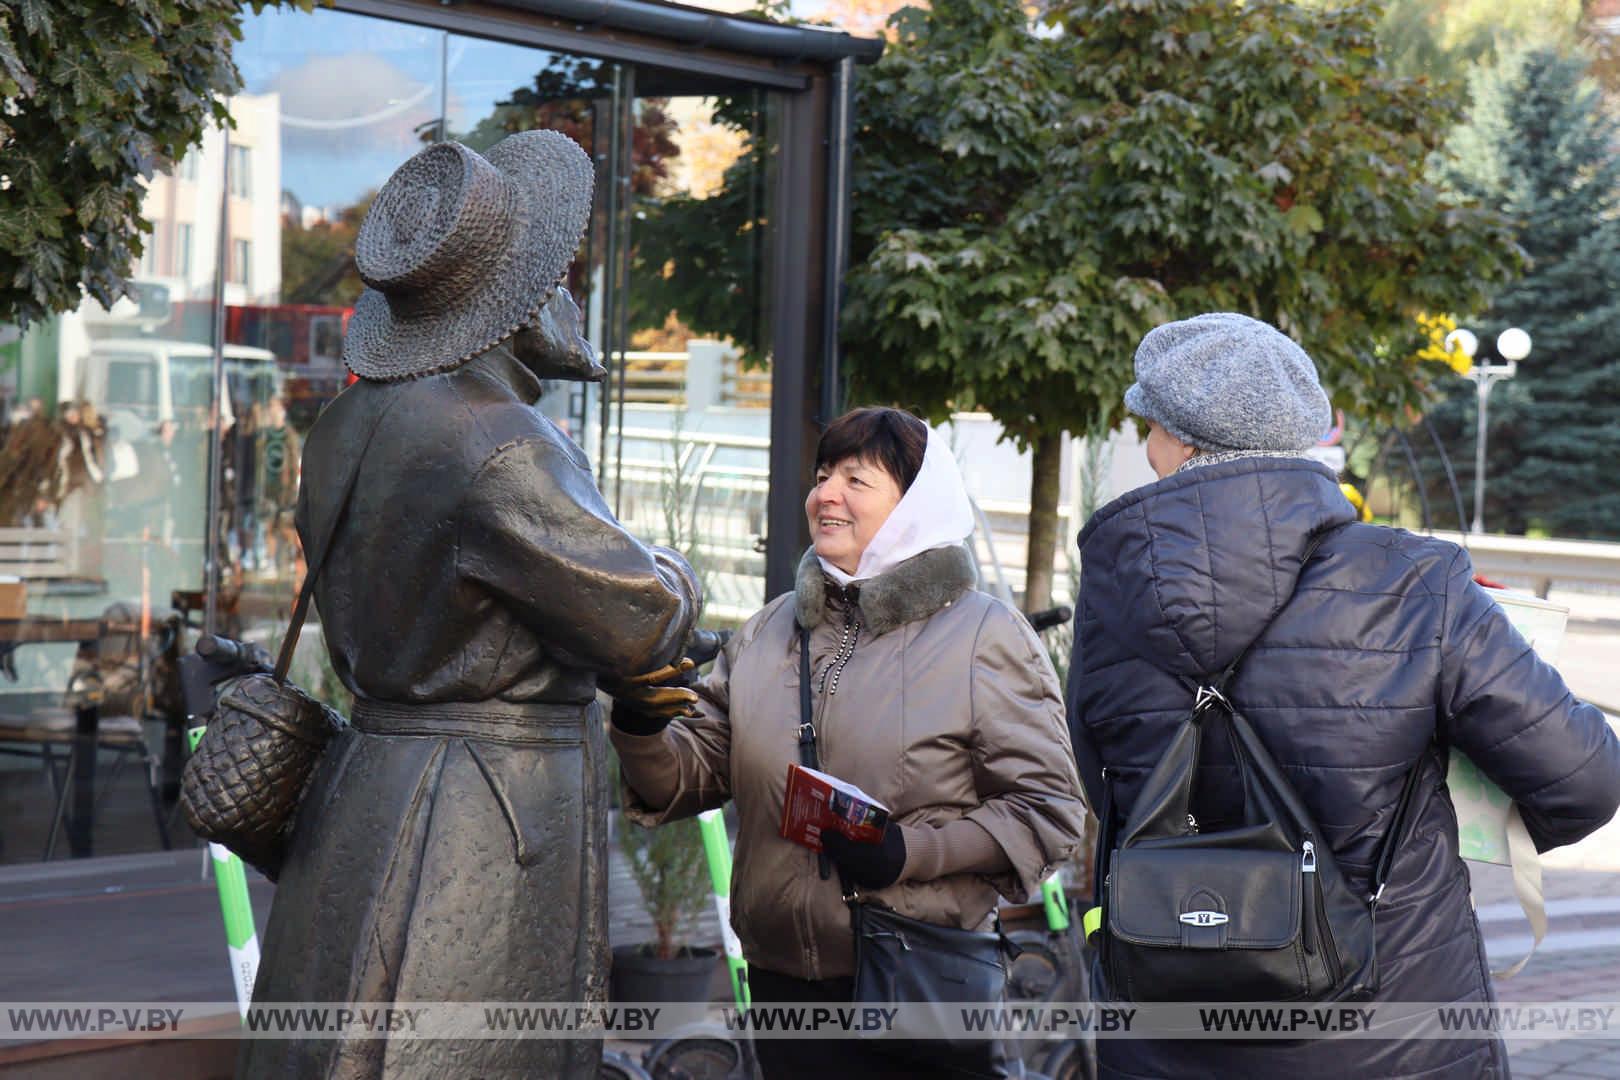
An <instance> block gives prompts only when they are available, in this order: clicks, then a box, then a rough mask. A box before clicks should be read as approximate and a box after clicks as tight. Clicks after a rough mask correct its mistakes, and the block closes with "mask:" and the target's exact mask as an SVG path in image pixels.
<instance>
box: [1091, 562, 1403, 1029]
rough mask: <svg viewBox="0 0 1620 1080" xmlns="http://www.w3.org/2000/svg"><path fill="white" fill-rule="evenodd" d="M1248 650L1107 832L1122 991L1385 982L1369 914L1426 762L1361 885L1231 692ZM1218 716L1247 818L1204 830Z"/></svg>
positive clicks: (1226, 997)
mask: <svg viewBox="0 0 1620 1080" xmlns="http://www.w3.org/2000/svg"><path fill="white" fill-rule="evenodd" d="M1315 548H1316V544H1315V543H1313V544H1312V545H1311V547H1310V548H1309V549H1308V550H1307V551H1306V553H1305V557H1304V559H1303V560H1302V561H1301V566H1302V567H1303V565H1304V564H1305V563H1306V562H1309V560H1310V557H1311V555H1312V554H1313V553H1314V551H1315ZM1247 655H1248V649H1245V650H1244V651H1243V653H1242V654H1240V655H1239V656H1238V658H1237V659H1236V660H1234V661H1233V662H1232V663H1231V665H1229V666H1228V667H1227V668H1226V670H1225V671H1223V672H1221V673H1220V674H1219V675H1218V676H1217V677H1216V678H1214V679H1213V680H1211V681H1210V682H1209V683H1207V684H1205V685H1203V686H1199V687H1197V688H1196V698H1195V702H1194V705H1193V707H1192V710H1191V712H1190V713H1189V715H1188V716H1187V719H1186V720H1185V721H1183V722H1182V725H1181V727H1180V728H1179V729H1177V731H1176V733H1175V735H1174V737H1173V738H1172V739H1171V742H1170V746H1169V748H1168V749H1167V750H1166V751H1165V753H1164V755H1163V756H1162V757H1161V758H1160V759H1159V762H1158V764H1157V766H1155V768H1154V769H1153V771H1152V773H1150V774H1149V775H1148V777H1147V779H1146V780H1145V781H1144V782H1143V785H1142V789H1141V792H1140V793H1139V794H1138V795H1137V797H1136V800H1135V803H1134V804H1133V806H1132V808H1131V813H1130V815H1129V817H1128V819H1127V820H1126V822H1125V824H1124V826H1123V828H1122V829H1121V831H1120V839H1119V840H1118V843H1117V844H1113V843H1110V844H1109V855H1108V860H1107V867H1106V871H1105V876H1104V877H1103V878H1102V888H1101V894H1102V897H1101V899H1102V906H1103V926H1104V930H1105V932H1104V933H1103V935H1102V941H1101V963H1102V970H1103V972H1104V974H1105V976H1106V978H1107V981H1108V983H1109V988H1110V990H1111V991H1112V993H1113V995H1114V996H1115V997H1116V998H1118V999H1121V1000H1127V1001H1138V1002H1156V1001H1339V1000H1360V999H1365V998H1367V997H1370V996H1371V995H1372V994H1373V993H1374V992H1375V991H1376V990H1377V987H1378V970H1377V963H1376V955H1375V951H1374V940H1375V939H1374V913H1375V910H1376V907H1377V905H1378V902H1379V900H1380V899H1381V897H1382V894H1383V886H1384V882H1385V880H1386V879H1387V876H1388V873H1389V868H1390V865H1391V864H1392V862H1393V859H1394V852H1395V849H1396V845H1397V844H1398V843H1399V841H1400V839H1401V837H1402V836H1403V835H1404V832H1405V829H1406V820H1407V818H1408V816H1409V811H1410V806H1411V803H1412V799H1413V795H1414V792H1415V791H1416V788H1417V779H1418V775H1419V773H1420V771H1421V769H1422V767H1423V761H1422V759H1420V760H1419V762H1418V763H1417V764H1416V765H1414V766H1413V768H1412V770H1411V771H1410V772H1409V773H1408V774H1407V777H1406V782H1405V785H1404V787H1403V789H1402V792H1401V796H1400V800H1399V801H1398V803H1397V804H1396V813H1395V816H1394V819H1393V821H1392V822H1391V826H1390V829H1389V832H1388V833H1387V834H1386V835H1385V838H1384V842H1383V848H1382V851H1381V853H1380V858H1379V860H1378V863H1377V866H1376V867H1375V870H1374V876H1373V882H1372V892H1371V894H1370V895H1368V896H1358V895H1356V894H1355V893H1354V892H1352V891H1351V888H1350V886H1349V884H1348V883H1347V882H1346V880H1345V878H1344V875H1343V874H1342V873H1341V872H1340V871H1339V868H1338V866H1337V864H1336V863H1335V861H1334V858H1333V853H1332V851H1331V850H1330V849H1329V847H1328V845H1327V844H1326V842H1325V841H1324V840H1323V837H1322V831H1321V830H1320V829H1319V828H1318V827H1317V825H1316V823H1315V822H1314V821H1313V820H1312V818H1311V815H1310V812H1309V811H1308V810H1307V809H1306V808H1305V805H1304V803H1303V802H1302V801H1301V800H1300V798H1299V796H1298V794H1297V793H1296V792H1295V791H1294V788H1293V785H1292V784H1290V783H1289V781H1288V778H1287V777H1286V776H1285V775H1284V774H1283V772H1282V770H1281V769H1279V768H1278V767H1277V764H1276V762H1275V761H1274V760H1273V759H1272V757H1271V755H1270V753H1269V752H1267V750H1266V747H1265V744H1264V743H1263V742H1262V741H1261V740H1260V738H1259V736H1258V735H1257V734H1256V733H1255V730H1254V728H1253V727H1252V726H1251V725H1250V723H1249V722H1248V720H1247V719H1246V718H1245V717H1244V716H1243V714H1242V713H1241V712H1239V711H1238V709H1237V707H1236V706H1235V705H1234V704H1233V703H1232V702H1231V700H1230V699H1228V698H1227V696H1226V693H1225V691H1226V687H1227V686H1228V685H1229V684H1230V682H1231V680H1232V678H1233V676H1234V675H1235V674H1236V672H1237V669H1238V667H1239V665H1240V664H1241V663H1242V662H1243V659H1244V657H1245V656H1247ZM1211 725H1216V726H1224V727H1225V728H1226V730H1227V734H1228V736H1229V738H1230V740H1231V744H1232V757H1233V761H1234V763H1235V764H1236V767H1237V772H1238V779H1239V782H1240V785H1241V788H1242V792H1243V807H1242V818H1241V824H1237V825H1236V826H1235V827H1233V828H1227V829H1219V830H1216V831H1200V830H1199V826H1198V823H1197V821H1196V820H1195V819H1194V817H1193V815H1192V814H1191V813H1190V812H1189V811H1190V808H1191V805H1192V791H1193V783H1194V779H1195V777H1196V774H1197V772H1198V767H1199V757H1200V750H1201V748H1202V740H1203V735H1204V732H1205V730H1206V729H1207V728H1209V727H1210V726H1211Z"/></svg>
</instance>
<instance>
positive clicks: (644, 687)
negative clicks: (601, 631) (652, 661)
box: [597, 657, 698, 723]
mask: <svg viewBox="0 0 1620 1080" xmlns="http://www.w3.org/2000/svg"><path fill="white" fill-rule="evenodd" d="M695 666H696V665H694V664H693V663H692V661H691V660H688V659H686V658H685V657H682V658H681V659H680V660H678V661H676V662H675V663H673V664H665V665H664V666H663V667H661V668H657V669H655V670H653V671H648V672H644V673H643V674H640V675H627V676H622V677H621V676H610V675H604V676H602V677H601V678H600V679H598V680H597V682H598V684H599V685H600V686H601V687H602V689H603V690H605V691H607V692H608V694H609V695H610V696H611V697H612V698H613V699H614V701H615V702H617V703H619V704H620V705H623V706H624V707H625V708H628V709H629V710H631V711H632V712H635V713H639V714H641V715H642V716H645V717H648V718H649V719H655V720H663V721H664V722H666V723H667V722H669V721H670V720H673V719H675V718H676V717H681V716H696V715H698V711H697V702H698V696H697V692H696V691H694V690H692V689H691V688H689V687H687V686H685V685H684V683H685V681H686V677H687V676H688V675H690V674H691V672H692V670H693V668H694V667H695Z"/></svg>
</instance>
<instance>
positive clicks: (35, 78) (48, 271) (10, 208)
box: [0, 0, 313, 326]
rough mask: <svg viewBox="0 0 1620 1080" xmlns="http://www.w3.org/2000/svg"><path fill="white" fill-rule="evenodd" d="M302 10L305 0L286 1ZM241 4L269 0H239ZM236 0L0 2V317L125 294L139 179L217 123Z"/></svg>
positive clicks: (236, 22)
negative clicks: (0, 199)
mask: <svg viewBox="0 0 1620 1080" xmlns="http://www.w3.org/2000/svg"><path fill="white" fill-rule="evenodd" d="M286 2H287V3H290V4H292V5H293V6H296V7H299V8H301V9H303V10H305V11H308V10H310V9H311V8H312V7H313V0H286ZM251 6H252V9H253V10H254V11H255V12H257V11H262V10H263V9H264V8H266V7H274V6H278V0H251ZM242 8H243V4H242V2H241V0H140V2H135V0H130V2H127V3H106V2H105V0H8V2H7V3H4V4H0V101H3V102H4V105H5V107H4V109H0V190H3V191H4V192H5V200H6V202H5V212H4V213H0V322H14V323H18V324H21V325H23V326H26V325H27V324H29V323H31V322H36V321H39V320H42V319H45V318H47V317H49V316H50V315H52V314H53V313H56V312H62V311H69V310H72V309H73V308H76V307H78V306H79V304H80V303H82V302H83V299H84V294H85V293H89V295H90V296H92V297H94V298H95V299H96V300H98V301H100V302H101V303H102V304H103V305H104V306H107V307H111V306H112V304H113V303H114V302H115V301H116V300H118V299H119V297H121V296H124V295H126V294H127V292H128V289H129V277H130V273H131V270H132V267H133V265H134V263H135V261H136V260H137V259H138V258H139V257H140V255H141V253H142V251H143V250H144V247H145V239H144V238H145V236H146V235H147V234H149V233H150V232H151V228H152V226H151V223H150V222H148V221H146V220H145V219H144V218H142V217H141V216H140V210H141V201H142V199H143V198H144V197H145V183H146V181H148V180H150V179H151V178H152V174H153V171H154V170H157V169H166V168H169V167H171V166H172V164H173V163H174V162H176V161H179V160H180V159H181V158H182V157H184V156H185V153H186V150H187V149H188V148H190V147H193V146H196V145H198V144H199V143H200V142H201V140H202V135H203V131H204V129H205V128H206V127H207V126H208V125H210V124H214V123H225V122H228V120H229V113H228V111H227V108H226V104H225V102H226V99H227V98H228V97H229V96H230V95H231V94H233V93H235V92H236V91H237V90H238V89H240V87H241V85H242V79H241V75H240V73H238V71H237V70H236V65H235V64H234V63H233V62H232V60H231V45H232V43H233V42H234V41H237V40H240V38H241V36H242V31H241V13H242Z"/></svg>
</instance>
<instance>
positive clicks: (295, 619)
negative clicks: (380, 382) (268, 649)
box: [275, 394, 399, 683]
mask: <svg viewBox="0 0 1620 1080" xmlns="http://www.w3.org/2000/svg"><path fill="white" fill-rule="evenodd" d="M398 401H399V395H398V394H393V395H391V396H390V397H389V399H388V401H387V402H386V403H385V404H384V405H383V407H382V408H380V409H378V410H377V414H376V415H375V416H373V417H372V419H371V425H370V426H369V427H368V428H367V429H366V438H365V441H364V442H362V443H361V444H360V452H359V453H358V454H356V455H354V458H353V460H352V461H351V463H350V465H349V474H348V476H346V477H345V478H344V480H343V494H342V495H341V496H339V498H338V508H337V513H335V514H333V515H332V523H331V524H330V525H328V526H327V528H326V532H325V535H323V536H322V537H321V543H320V547H319V548H317V549H316V555H315V557H314V558H313V559H311V560H310V564H309V572H308V573H306V574H305V575H304V587H303V588H301V589H299V590H298V602H297V603H295V604H294V605H293V613H292V621H291V622H289V623H288V624H287V633H286V635H285V636H284V637H283V638H282V639H281V653H280V654H279V655H278V656H277V657H276V671H275V679H276V682H278V683H284V682H286V681H287V671H288V669H289V668H291V667H292V658H293V651H294V650H295V649H296V648H297V647H298V635H299V634H300V633H301V632H302V631H303V629H304V617H305V616H306V615H308V614H309V601H310V599H311V598H312V597H313V596H314V595H315V583H316V581H318V580H319V579H320V576H321V568H322V567H324V566H325V565H326V556H327V555H329V554H331V550H332V541H333V539H334V538H335V537H336V536H337V531H338V526H340V525H342V524H343V519H344V518H345V517H347V516H348V513H349V500H350V497H351V496H352V495H353V494H354V486H355V482H356V481H357V480H359V479H360V463H361V462H362V461H363V460H365V456H366V451H367V450H368V449H370V448H371V439H372V436H374V435H376V434H377V429H378V428H379V427H381V426H382V420H383V417H385V416H387V415H388V413H389V412H390V411H391V410H392V409H393V407H394V405H395V403H397V402H398Z"/></svg>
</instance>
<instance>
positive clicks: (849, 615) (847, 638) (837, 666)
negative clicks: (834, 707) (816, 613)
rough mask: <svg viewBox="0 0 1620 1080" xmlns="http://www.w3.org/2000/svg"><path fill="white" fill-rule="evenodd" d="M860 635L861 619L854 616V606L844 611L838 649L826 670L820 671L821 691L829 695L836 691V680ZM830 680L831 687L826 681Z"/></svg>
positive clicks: (853, 652)
mask: <svg viewBox="0 0 1620 1080" xmlns="http://www.w3.org/2000/svg"><path fill="white" fill-rule="evenodd" d="M860 637H861V620H860V619H858V618H856V617H855V609H854V607H849V608H846V609H845V611H844V633H843V636H842V637H840V638H839V639H838V649H837V651H836V652H834V653H833V659H832V663H830V664H828V665H827V670H826V671H823V672H822V673H821V692H822V694H824V695H826V696H828V697H831V696H832V695H833V694H836V693H838V680H839V678H841V677H842V676H843V674H844V668H845V667H846V666H847V665H848V664H849V661H850V657H852V656H854V655H855V643H856V642H857V641H859V640H860ZM829 680H831V687H830V688H829V686H828V681H829Z"/></svg>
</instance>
